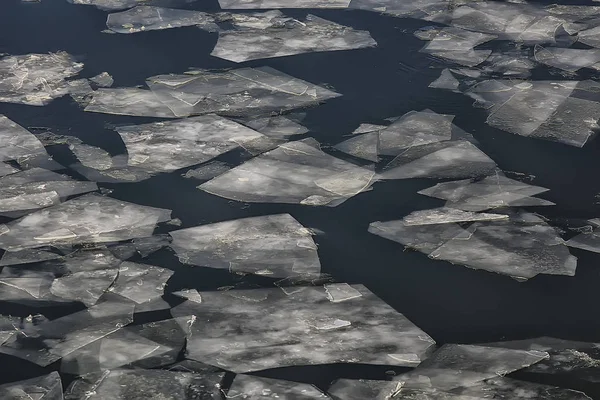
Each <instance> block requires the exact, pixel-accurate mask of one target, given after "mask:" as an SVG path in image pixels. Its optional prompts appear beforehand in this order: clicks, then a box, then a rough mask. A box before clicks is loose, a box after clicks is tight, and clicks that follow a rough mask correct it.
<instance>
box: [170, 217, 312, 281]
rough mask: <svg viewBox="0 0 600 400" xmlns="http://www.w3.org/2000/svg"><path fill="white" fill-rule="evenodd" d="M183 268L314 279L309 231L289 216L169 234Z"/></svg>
mask: <svg viewBox="0 0 600 400" xmlns="http://www.w3.org/2000/svg"><path fill="white" fill-rule="evenodd" d="M170 235H171V236H172V237H173V243H172V245H171V247H172V248H173V249H174V250H175V252H176V253H177V256H178V257H179V260H180V261H181V262H183V263H186V264H192V265H199V266H206V267H213V268H224V269H229V270H230V271H232V272H245V273H254V274H260V275H268V276H272V277H278V278H282V277H287V276H291V275H298V274H318V273H319V272H320V271H321V264H320V262H319V256H318V254H317V245H316V244H315V242H314V241H313V239H312V236H311V232H310V231H309V230H308V229H306V228H304V227H303V226H302V225H301V224H300V223H299V222H298V221H296V220H295V219H294V218H293V217H292V216H291V215H289V214H278V215H267V216H261V217H252V218H243V219H237V220H233V221H225V222H218V223H215V224H209V225H202V226H197V227H193V228H187V229H181V230H178V231H172V232H170Z"/></svg>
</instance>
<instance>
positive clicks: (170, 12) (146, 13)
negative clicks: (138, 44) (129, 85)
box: [106, 5, 219, 86]
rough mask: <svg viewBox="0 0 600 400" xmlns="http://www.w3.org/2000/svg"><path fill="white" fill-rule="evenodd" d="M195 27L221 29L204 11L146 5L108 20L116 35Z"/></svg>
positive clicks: (108, 25) (212, 17) (210, 29)
mask: <svg viewBox="0 0 600 400" xmlns="http://www.w3.org/2000/svg"><path fill="white" fill-rule="evenodd" d="M193 25H196V26H198V27H200V28H202V29H205V30H208V31H215V30H217V29H219V27H218V25H217V24H216V23H215V17H214V16H213V15H211V14H207V13H205V12H202V11H192V10H178V9H172V8H164V7H153V6H144V5H140V6H137V7H134V8H130V9H129V10H127V11H121V12H117V13H112V14H109V15H108V18H107V19H106V26H107V27H108V29H110V30H111V31H113V32H116V33H136V32H145V31H153V30H162V29H170V28H179V27H183V26H193ZM109 86H110V85H109Z"/></svg>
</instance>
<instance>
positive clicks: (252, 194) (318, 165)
mask: <svg viewBox="0 0 600 400" xmlns="http://www.w3.org/2000/svg"><path fill="white" fill-rule="evenodd" d="M374 175H375V173H374V172H373V171H371V170H369V169H366V168H361V167H358V166H356V165H354V164H351V163H349V162H347V161H343V160H340V159H338V158H335V157H333V156H330V155H328V154H326V153H324V152H323V151H321V150H320V149H319V148H318V144H317V143H316V142H314V141H313V140H304V141H297V142H290V143H286V144H282V145H280V146H279V147H278V148H276V149H275V150H272V151H269V152H267V153H264V154H261V155H260V156H258V157H256V158H253V159H251V160H249V161H247V162H245V163H244V164H242V165H240V166H238V167H236V168H233V169H231V170H229V171H227V172H225V173H224V174H222V175H220V176H218V177H216V178H214V179H212V180H210V181H208V182H206V183H203V184H202V185H200V186H198V188H199V189H201V190H204V191H206V192H208V193H211V194H214V195H217V196H221V197H225V198H228V199H233V200H237V201H247V202H261V203H291V204H305V205H313V206H319V205H327V206H330V207H335V206H337V205H339V204H341V203H342V202H344V201H346V200H347V199H349V198H350V197H352V196H355V195H357V194H358V193H361V192H363V191H365V190H367V189H368V188H369V187H370V186H371V184H372V183H373V178H374Z"/></svg>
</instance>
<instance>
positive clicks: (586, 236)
mask: <svg viewBox="0 0 600 400" xmlns="http://www.w3.org/2000/svg"><path fill="white" fill-rule="evenodd" d="M588 222H589V223H590V224H591V227H592V230H591V231H590V232H583V233H580V234H579V235H576V236H574V237H572V238H571V239H569V240H568V241H567V246H569V247H574V248H577V249H582V250H587V251H591V252H594V253H600V218H594V219H591V220H589V221H588Z"/></svg>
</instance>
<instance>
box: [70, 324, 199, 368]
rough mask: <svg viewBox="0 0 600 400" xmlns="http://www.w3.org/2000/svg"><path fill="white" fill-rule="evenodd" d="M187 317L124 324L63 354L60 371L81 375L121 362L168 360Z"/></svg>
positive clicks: (180, 341) (146, 364)
mask: <svg viewBox="0 0 600 400" xmlns="http://www.w3.org/2000/svg"><path fill="white" fill-rule="evenodd" d="M188 319H189V318H188V317H181V318H178V319H168V320H163V321H156V322H149V323H146V324H142V325H135V326H127V327H125V328H123V329H120V330H118V331H116V332H114V333H111V334H109V335H107V336H105V337H103V338H101V339H99V340H97V341H95V342H93V343H90V344H89V345H87V346H84V347H81V348H80V349H78V350H76V351H74V352H72V353H70V354H68V355H67V356H65V357H63V359H62V362H61V371H62V372H65V373H68V374H73V375H85V374H89V373H94V372H98V371H103V370H107V369H115V368H119V367H122V366H126V365H129V366H134V367H137V368H140V367H141V368H156V367H160V366H164V365H167V364H172V363H173V362H175V361H176V360H177V357H178V356H179V353H180V352H181V349H182V348H183V346H184V345H185V340H186V336H187V334H188V333H189V327H188V325H187V324H186V321H187V320H188Z"/></svg>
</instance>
